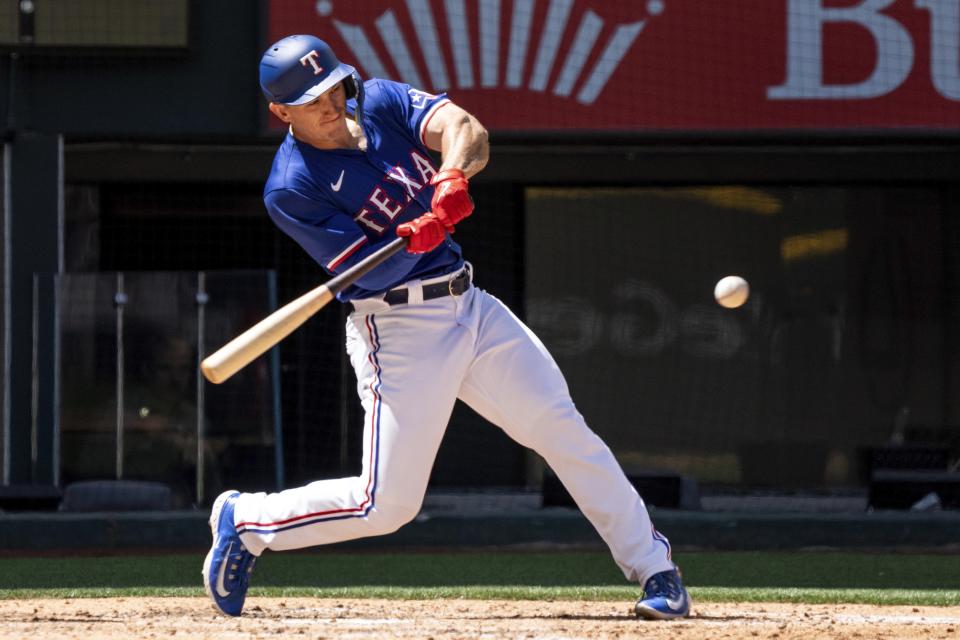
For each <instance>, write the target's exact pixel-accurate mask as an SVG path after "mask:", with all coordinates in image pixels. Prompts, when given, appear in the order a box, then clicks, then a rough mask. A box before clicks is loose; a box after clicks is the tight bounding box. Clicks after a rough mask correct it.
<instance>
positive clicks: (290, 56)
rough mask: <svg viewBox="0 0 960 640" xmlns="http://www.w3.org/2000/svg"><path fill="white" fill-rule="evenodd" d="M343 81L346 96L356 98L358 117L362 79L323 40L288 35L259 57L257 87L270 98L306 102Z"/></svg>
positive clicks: (287, 102)
mask: <svg viewBox="0 0 960 640" xmlns="http://www.w3.org/2000/svg"><path fill="white" fill-rule="evenodd" d="M338 82H343V83H344V88H345V89H346V92H347V98H356V100H357V121H359V120H360V109H361V107H362V102H363V83H362V82H361V81H360V76H359V75H358V74H357V70H356V69H354V68H353V67H351V66H350V65H348V64H343V63H342V62H340V61H339V60H337V56H336V55H335V54H334V53H333V49H331V48H330V45H328V44H327V43H326V42H324V41H323V40H321V39H320V38H316V37H314V36H306V35H296V36H287V37H286V38H284V39H282V40H279V41H278V42H276V43H274V44H272V45H271V46H270V48H269V49H267V50H266V52H264V54H263V57H262V58H260V88H261V89H263V93H264V95H265V96H266V97H267V100H269V101H270V102H279V103H281V104H288V105H299V104H306V103H307V102H310V101H311V100H313V99H315V98H317V97H318V96H319V95H320V94H322V93H323V92H325V91H327V90H329V89H331V88H333V87H335V86H336V84H337V83H338Z"/></svg>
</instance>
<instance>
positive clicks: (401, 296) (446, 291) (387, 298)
mask: <svg viewBox="0 0 960 640" xmlns="http://www.w3.org/2000/svg"><path fill="white" fill-rule="evenodd" d="M469 288H470V272H469V271H468V270H467V269H464V270H463V271H461V272H460V274H459V275H458V276H456V277H455V278H452V279H451V280H445V281H443V282H435V283H433V284H425V285H423V299H424V300H433V299H434V298H442V297H443V296H459V295H462V294H463V292H464V291H466V290H467V289H469ZM409 299H410V292H409V291H408V290H407V287H400V288H397V289H390V291H387V292H386V293H385V294H383V301H384V302H386V303H387V304H389V305H391V306H392V305H395V304H407V301H408V300H409Z"/></svg>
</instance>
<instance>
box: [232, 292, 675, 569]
mask: <svg viewBox="0 0 960 640" xmlns="http://www.w3.org/2000/svg"><path fill="white" fill-rule="evenodd" d="M426 282H433V281H426ZM422 284H423V283H413V284H412V286H411V291H410V297H409V299H410V303H409V304H405V305H398V306H395V307H389V306H388V305H386V304H385V303H383V302H382V301H358V302H357V303H356V304H355V311H354V313H353V314H351V315H350V317H349V320H348V321H347V353H348V354H349V356H350V361H351V363H352V364H353V368H354V370H355V371H356V374H357V390H358V392H359V394H360V399H361V401H362V403H363V408H364V411H365V414H366V418H365V422H364V431H363V469H362V473H361V474H360V475H359V476H357V477H351V478H340V479H336V480H320V481H317V482H313V483H310V484H308V485H306V486H304V487H299V488H296V489H289V490H286V491H282V492H279V493H272V494H266V493H252V494H251V493H244V494H241V496H240V497H239V499H238V500H237V503H236V509H235V514H234V517H235V523H236V525H237V530H238V532H239V533H240V534H241V538H242V540H243V542H244V544H245V545H246V546H247V548H248V549H249V550H250V552H251V553H253V554H255V555H260V554H261V553H262V552H263V551H264V550H265V549H273V550H277V551H279V550H285V549H298V548H303V547H311V546H315V545H321V544H330V543H334V542H341V541H343V540H350V539H354V538H361V537H365V536H375V535H381V534H386V533H390V532H393V531H396V530H397V529H399V528H400V527H401V526H403V525H404V524H405V523H407V522H410V521H411V520H412V519H413V518H414V517H415V516H416V515H417V513H418V512H419V511H420V507H421V505H422V503H423V497H424V494H425V492H426V489H427V482H428V480H429V477H430V471H431V469H432V467H433V462H434V458H435V457H436V454H437V450H438V448H439V446H440V441H441V439H442V438H443V434H444V431H445V430H446V426H447V422H448V421H449V419H450V414H451V412H452V411H453V406H454V401H455V400H456V399H457V398H460V399H461V400H463V401H464V402H466V403H467V404H468V405H469V406H470V407H472V408H473V409H474V410H475V411H477V413H479V414H480V415H482V416H483V417H484V418H486V419H488V420H489V421H490V422H492V423H494V424H495V425H497V426H499V427H500V428H501V429H503V430H504V431H505V432H506V433H507V434H508V435H509V436H510V437H511V438H513V439H514V440H516V441H517V442H519V443H520V444H522V445H524V446H527V447H530V448H531V449H533V450H534V451H536V452H537V453H539V454H540V455H541V456H543V458H544V459H545V460H546V461H547V463H548V464H549V465H550V467H551V468H552V469H553V470H554V472H555V473H556V474H557V476H558V478H559V479H560V480H561V482H562V483H563V484H564V486H565V487H566V488H567V490H568V491H569V492H570V494H571V496H572V497H573V499H574V500H575V501H576V503H577V505H578V506H579V507H580V509H581V510H582V511H583V513H584V514H585V515H586V517H587V518H588V519H589V520H590V522H591V523H592V524H593V526H594V527H595V528H596V530H597V532H598V533H599V534H600V536H601V537H602V538H603V540H604V541H605V542H606V543H607V545H608V546H609V547H610V550H611V552H612V554H613V557H614V560H615V561H616V562H617V564H618V565H619V566H620V568H621V569H622V570H623V573H624V575H625V576H626V577H627V579H628V580H632V581H636V582H640V583H641V584H643V583H644V582H645V581H646V580H647V578H649V577H650V576H651V575H653V574H654V573H658V572H660V571H666V570H669V569H672V568H673V563H672V562H671V560H670V546H669V543H668V542H667V539H666V538H665V537H663V536H662V535H661V534H659V533H658V532H657V531H656V530H655V529H654V528H653V526H652V524H651V522H650V517H649V515H648V513H647V509H646V507H645V505H644V503H643V500H642V499H641V498H640V496H639V495H638V494H637V492H636V490H635V489H634V487H633V485H631V484H630V482H629V480H627V478H626V476H625V475H624V473H623V472H622V470H621V469H620V466H619V464H618V463H617V461H616V459H615V458H614V456H613V454H612V453H611V451H610V449H609V448H608V447H607V446H606V445H605V444H604V443H603V441H601V439H600V438H599V437H598V436H597V435H596V434H594V433H593V432H592V431H591V430H590V429H589V428H588V427H587V425H586V424H585V423H584V420H583V417H582V416H581V415H580V414H579V413H578V412H577V410H576V408H575V407H574V404H573V401H572V400H571V398H570V393H569V391H568V389H567V384H566V381H565V380H564V378H563V375H562V374H561V373H560V370H559V368H558V367H557V365H556V363H555V362H554V361H553V358H552V357H551V356H550V354H549V353H548V352H547V350H546V348H545V347H544V346H543V344H542V343H541V342H540V340H539V339H538V338H537V337H536V336H535V335H534V334H533V333H532V332H531V331H530V330H529V329H528V328H527V327H526V326H525V325H524V324H523V323H522V322H521V321H520V320H519V319H518V318H517V317H516V316H514V315H513V313H511V312H510V310H509V309H508V308H507V307H506V306H505V305H504V304H503V303H501V302H500V301H499V300H497V299H496V298H495V297H493V296H491V295H489V294H487V293H486V292H484V291H482V290H480V289H478V288H476V287H472V288H470V289H469V290H468V291H467V292H465V293H464V294H463V295H461V296H457V297H454V296H446V297H442V298H437V299H434V300H428V301H426V302H423V300H422V295H421V294H419V293H418V292H419V291H420V289H419V287H420V286H422Z"/></svg>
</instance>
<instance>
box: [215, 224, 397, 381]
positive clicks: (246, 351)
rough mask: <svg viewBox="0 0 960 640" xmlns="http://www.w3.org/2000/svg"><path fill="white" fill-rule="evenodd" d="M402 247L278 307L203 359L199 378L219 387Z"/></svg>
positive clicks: (390, 248)
mask: <svg viewBox="0 0 960 640" xmlns="http://www.w3.org/2000/svg"><path fill="white" fill-rule="evenodd" d="M406 245H407V238H396V239H395V240H392V241H391V242H390V243H389V244H387V245H385V246H383V247H381V248H380V249H377V250H376V251H375V252H373V253H371V254H370V255H369V256H367V257H366V258H364V259H363V260H361V261H360V262H358V263H357V264H355V265H353V266H352V267H350V268H349V269H347V270H346V271H344V272H343V273H341V274H340V275H338V276H335V277H333V278H331V279H330V280H328V281H327V282H325V283H324V284H322V285H320V286H319V287H317V288H316V289H312V290H310V291H308V292H307V293H305V294H303V295H302V296H300V297H299V298H297V299H296V300H293V301H292V302H288V303H287V304H285V305H284V306H282V307H280V308H279V309H277V310H276V311H274V312H273V313H271V314H270V315H268V316H267V317H266V318H264V319H263V320H261V321H260V322H258V323H257V324H255V325H253V326H252V327H250V328H249V329H247V330H246V331H244V332H243V333H241V334H240V335H239V336H237V337H236V338H234V339H233V340H231V341H230V342H228V343H227V344H225V345H223V346H222V347H220V348H219V349H217V351H215V352H214V353H212V354H211V355H210V356H208V357H207V358H204V360H203V362H201V363H200V370H201V371H202V372H203V377H205V378H206V379H207V380H209V381H210V382H212V383H214V384H220V383H221V382H223V381H224V380H226V379H228V378H229V377H230V376H232V375H233V374H235V373H236V372H237V371H239V370H240V369H242V368H244V367H245V366H247V365H248V364H250V362H252V361H253V360H254V359H255V358H256V357H257V356H259V355H260V354H262V353H263V352H264V351H266V350H267V349H269V348H270V347H272V346H274V345H275V344H277V343H278V342H280V341H281V340H283V339H284V338H286V337H287V336H288V335H290V334H291V333H292V332H293V330H294V329H296V328H297V327H299V326H300V325H302V324H303V323H304V322H306V321H307V319H308V318H310V316H312V315H313V314H315V313H316V312H317V311H319V310H320V309H322V308H323V307H324V306H326V304H327V303H328V302H330V301H331V300H333V299H334V298H335V297H336V296H337V294H338V293H340V292H341V291H343V290H344V289H346V288H347V287H349V286H350V285H351V284H353V283H354V282H356V281H357V280H358V279H359V278H361V277H363V276H365V275H366V274H368V273H369V272H370V271H371V270H373V269H374V268H376V267H377V266H378V265H380V264H381V263H383V262H384V261H385V260H386V259H387V258H389V257H390V256H392V255H394V254H395V253H397V252H399V251H400V250H401V249H403V248H404V247H406Z"/></svg>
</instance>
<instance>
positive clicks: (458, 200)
mask: <svg viewBox="0 0 960 640" xmlns="http://www.w3.org/2000/svg"><path fill="white" fill-rule="evenodd" d="M423 139H424V141H425V142H426V144H427V146H428V147H429V148H430V149H433V150H434V151H439V152H440V158H441V165H440V171H439V172H438V173H437V174H436V175H435V176H433V178H432V179H431V180H430V183H431V184H433V185H434V186H435V187H436V189H435V190H434V192H433V200H432V201H431V210H432V211H433V213H434V214H436V216H437V218H439V220H440V222H441V223H442V224H443V226H444V227H445V228H446V229H447V231H450V232H452V231H453V230H454V225H456V224H457V223H458V222H460V221H461V220H463V219H464V218H466V217H467V216H469V215H470V214H471V213H473V199H472V198H471V197H470V194H469V193H468V191H467V188H468V185H469V179H470V178H471V177H473V176H474V175H476V174H477V173H479V172H480V171H481V170H483V168H484V167H485V166H487V160H488V159H489V157H490V144H489V141H488V138H487V130H486V129H485V128H484V126H483V125H482V124H480V121H479V120H477V119H476V118H475V117H474V116H473V115H471V114H469V113H467V112H466V111H465V110H464V109H462V108H460V107H458V106H457V105H455V104H453V103H452V102H448V103H446V104H444V105H442V106H440V107H439V108H438V109H437V110H436V111H435V112H434V113H433V114H432V116H431V118H430V120H429V121H428V122H427V124H426V126H425V127H424V132H423Z"/></svg>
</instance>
